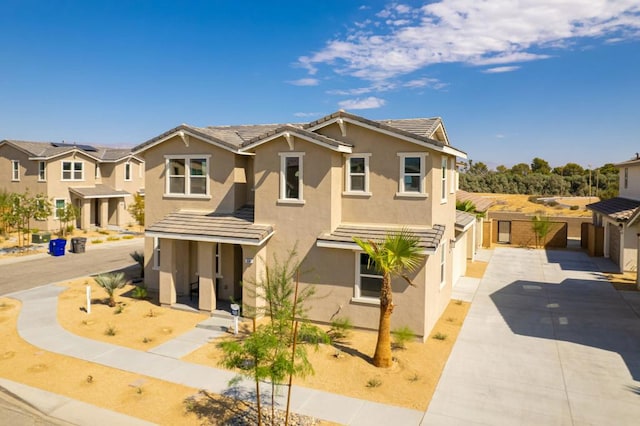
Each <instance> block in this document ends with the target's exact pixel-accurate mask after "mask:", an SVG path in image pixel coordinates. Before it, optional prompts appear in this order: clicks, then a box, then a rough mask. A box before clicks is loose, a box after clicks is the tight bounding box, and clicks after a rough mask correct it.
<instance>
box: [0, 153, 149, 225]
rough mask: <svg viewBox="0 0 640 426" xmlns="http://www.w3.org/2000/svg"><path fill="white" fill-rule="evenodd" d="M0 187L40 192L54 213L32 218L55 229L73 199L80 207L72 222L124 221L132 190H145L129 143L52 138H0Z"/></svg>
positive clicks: (128, 220)
mask: <svg viewBox="0 0 640 426" xmlns="http://www.w3.org/2000/svg"><path fill="white" fill-rule="evenodd" d="M0 189H4V190H5V191H8V192H16V193H23V192H26V191H29V192H30V193H31V194H44V195H45V196H46V197H47V198H48V199H50V200H51V202H52V206H53V211H54V212H53V215H52V216H51V217H50V218H49V219H48V220H47V221H41V222H36V223H35V224H34V226H36V227H38V228H40V229H42V230H55V229H58V228H59V226H60V224H59V221H58V220H57V210H58V209H60V208H63V207H64V206H65V205H66V204H68V203H72V204H73V205H74V206H76V207H77V208H78V210H79V212H80V215H79V216H78V218H77V220H76V227H77V228H81V229H89V228H91V227H107V226H108V225H114V226H126V225H129V224H132V223H135V220H134V219H133V218H132V217H131V215H130V214H129V212H128V211H127V206H128V204H129V203H130V202H131V201H132V200H133V194H135V193H137V192H144V162H143V161H142V160H141V159H140V158H138V157H136V156H135V155H133V154H132V153H131V150H130V149H115V148H104V147H94V146H90V145H76V144H66V143H53V142H27V141H16V140H3V141H1V142H0Z"/></svg>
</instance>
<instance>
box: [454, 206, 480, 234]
mask: <svg viewBox="0 0 640 426" xmlns="http://www.w3.org/2000/svg"><path fill="white" fill-rule="evenodd" d="M475 221H476V217H475V216H474V215H472V214H470V213H467V212H463V211H462V210H456V228H462V229H463V230H464V229H465V228H467V227H468V226H469V225H471V224H472V223H474V222H475Z"/></svg>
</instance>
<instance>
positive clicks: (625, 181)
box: [624, 167, 629, 189]
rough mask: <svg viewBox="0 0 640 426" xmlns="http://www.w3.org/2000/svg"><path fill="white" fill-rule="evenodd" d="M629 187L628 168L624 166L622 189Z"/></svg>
mask: <svg viewBox="0 0 640 426" xmlns="http://www.w3.org/2000/svg"><path fill="white" fill-rule="evenodd" d="M627 188H629V168H628V167H625V168H624V189H627Z"/></svg>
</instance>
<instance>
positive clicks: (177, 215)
mask: <svg viewBox="0 0 640 426" xmlns="http://www.w3.org/2000/svg"><path fill="white" fill-rule="evenodd" d="M253 221H254V209H253V207H252V206H245V207H242V208H241V209H238V210H236V211H235V212H234V213H230V214H223V213H211V212H198V211H187V210H179V211H177V212H174V213H169V214H168V215H166V216H165V217H164V218H162V219H161V220H160V221H158V222H156V223H154V224H153V225H151V226H150V227H149V228H147V229H146V234H147V236H157V237H160V238H163V237H164V238H173V239H189V240H194V241H212V242H231V243H236V244H251V245H262V243H264V242H265V241H266V240H267V239H268V238H269V237H270V236H271V234H273V227H272V226H270V225H256V224H255V223H253Z"/></svg>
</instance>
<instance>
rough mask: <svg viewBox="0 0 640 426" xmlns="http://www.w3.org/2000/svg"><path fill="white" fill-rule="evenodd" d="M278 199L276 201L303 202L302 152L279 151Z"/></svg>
mask: <svg viewBox="0 0 640 426" xmlns="http://www.w3.org/2000/svg"><path fill="white" fill-rule="evenodd" d="M279 155H280V199H279V200H278V202H285V203H304V198H303V193H302V187H303V182H304V181H303V170H304V169H303V166H302V158H303V157H304V152H286V153H280V154H279Z"/></svg>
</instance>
